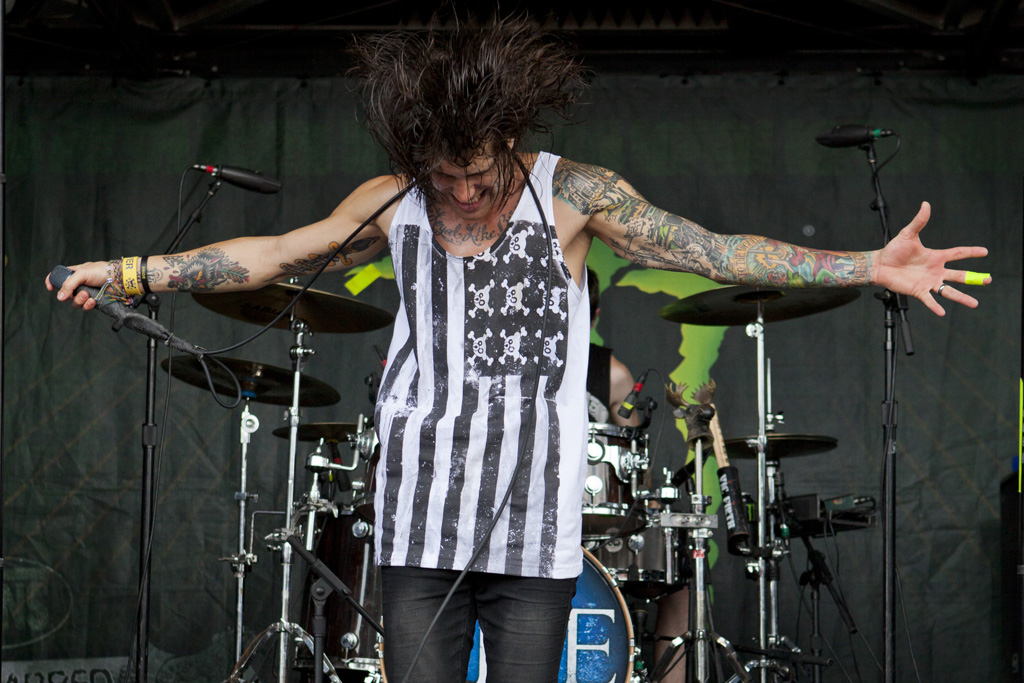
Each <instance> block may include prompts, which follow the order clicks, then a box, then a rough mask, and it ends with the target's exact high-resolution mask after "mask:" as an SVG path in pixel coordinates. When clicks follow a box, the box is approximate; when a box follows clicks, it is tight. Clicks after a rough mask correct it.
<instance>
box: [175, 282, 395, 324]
mask: <svg viewBox="0 0 1024 683" xmlns="http://www.w3.org/2000/svg"><path fill="white" fill-rule="evenodd" d="M301 289H302V287H300V286H298V285H292V284H288V283H284V282H280V283H277V284H272V285H267V286H266V287H264V288H263V289H257V290H254V291H251V292H225V293H223V294H211V293H206V294H193V295H192V298H193V299H195V300H196V303H198V304H199V305H200V306H203V307H204V308H209V309H210V310H211V311H214V312H216V313H220V314H221V315H226V316H228V317H229V318H234V319H235V320H242V321H245V322H248V323H255V324H257V325H266V324H267V323H269V322H270V321H271V320H273V319H274V316H276V315H277V314H278V313H280V312H281V311H283V310H284V309H285V307H286V306H288V304H290V303H291V302H292V299H294V298H295V295H296V294H298V293H299V291H300V290H301ZM289 317H290V316H288V315H285V316H282V318H281V319H280V320H278V321H277V322H276V323H275V324H274V327H277V328H281V329H285V330H287V329H288V326H289ZM295 317H296V318H299V319H301V320H305V321H306V322H307V323H308V324H309V327H310V329H311V330H313V332H369V331H370V330H377V329H380V328H381V327H386V326H388V325H390V324H391V323H392V322H394V320H395V316H393V315H391V314H390V313H388V312H387V311H383V310H381V309H379V308H377V307H376V306H371V305H370V304H367V303H364V302H362V301H356V300H355V299H349V298H348V297H344V296H341V295H338V294H332V293H330V292H324V291H321V290H319V289H307V290H306V291H305V293H304V294H303V295H302V297H301V298H300V299H299V302H298V303H297V304H295Z"/></svg>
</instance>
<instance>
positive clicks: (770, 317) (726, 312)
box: [658, 285, 860, 325]
mask: <svg viewBox="0 0 1024 683" xmlns="http://www.w3.org/2000/svg"><path fill="white" fill-rule="evenodd" d="M859 296H860V290H857V289H853V288H843V289H782V288H777V287H749V286H747V285H730V286H728V287H719V288H718V289H709V290H708V291H706V292H700V293H699V294H693V295H692V296H688V297H686V298H685V299H680V300H679V301H676V302H675V303H671V304H669V305H668V306H665V307H664V308H662V309H661V310H660V311H658V316H660V317H662V318H664V319H665V320H669V321H671V322H674V323H689V324H691V325H746V324H747V323H752V322H756V321H757V304H758V302H759V301H760V302H761V309H762V314H763V316H764V321H765V322H768V323H770V322H776V321H779V320H789V319H790V318H799V317H801V316H804V315H811V314H813V313H820V312H821V311H827V310H828V309H830V308H835V307H836V306H842V305H843V304H848V303H850V302H851V301H853V300H854V299H856V298H857V297H859Z"/></svg>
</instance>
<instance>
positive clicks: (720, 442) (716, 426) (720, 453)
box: [709, 403, 729, 468]
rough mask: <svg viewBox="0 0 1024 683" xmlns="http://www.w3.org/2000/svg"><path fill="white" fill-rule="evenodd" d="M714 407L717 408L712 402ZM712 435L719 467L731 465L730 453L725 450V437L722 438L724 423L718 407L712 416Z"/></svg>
mask: <svg viewBox="0 0 1024 683" xmlns="http://www.w3.org/2000/svg"><path fill="white" fill-rule="evenodd" d="M711 407H712V408H715V404H714V403H712V404H711ZM709 426H710V428H711V437H712V438H713V439H714V442H713V445H714V449H715V460H716V461H717V462H718V467H719V468H722V467H728V466H729V455H728V454H727V453H726V452H725V439H724V438H722V425H721V423H720V422H719V421H718V409H717V408H715V414H714V416H712V418H711V424H710V425H709Z"/></svg>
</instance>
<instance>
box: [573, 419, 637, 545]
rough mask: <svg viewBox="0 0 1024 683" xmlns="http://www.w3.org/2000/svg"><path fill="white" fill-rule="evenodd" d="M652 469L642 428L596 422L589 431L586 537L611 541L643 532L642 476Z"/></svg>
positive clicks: (584, 529)
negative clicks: (625, 535) (617, 536)
mask: <svg viewBox="0 0 1024 683" xmlns="http://www.w3.org/2000/svg"><path fill="white" fill-rule="evenodd" d="M649 465H650V457H649V455H648V453H647V434H646V432H644V431H643V430H642V429H641V428H640V427H621V426H619V425H613V424H605V423H599V422H594V423H591V424H590V426H589V428H588V442H587V476H586V478H585V479H584V483H583V501H582V504H583V533H584V535H585V536H596V537H608V536H613V535H616V534H618V535H622V534H629V533H633V532H634V531H637V530H639V529H641V528H643V524H644V521H643V515H642V514H639V512H640V510H639V509H638V504H639V503H640V502H641V501H640V500H639V497H638V496H639V495H640V490H639V489H640V475H641V473H642V472H644V471H646V469H647V467H648V466H649Z"/></svg>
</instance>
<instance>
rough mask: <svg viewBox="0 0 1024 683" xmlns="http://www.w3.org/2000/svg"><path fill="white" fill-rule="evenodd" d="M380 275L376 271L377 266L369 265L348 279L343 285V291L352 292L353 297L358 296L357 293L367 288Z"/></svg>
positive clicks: (378, 271)
mask: <svg viewBox="0 0 1024 683" xmlns="http://www.w3.org/2000/svg"><path fill="white" fill-rule="evenodd" d="M381 275H382V273H381V272H380V270H378V269H377V266H375V265H373V264H372V263H370V264H368V265H367V266H366V267H364V268H363V269H362V270H360V271H359V272H358V273H356V274H355V275H353V276H352V277H350V278H349V280H348V282H346V283H345V289H347V290H348V291H350V292H352V294H353V295H356V294H359V292H361V291H363V290H364V289H366V288H367V287H369V286H370V285H371V284H372V283H373V281H374V280H376V279H377V278H379V277H380V276H381Z"/></svg>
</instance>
